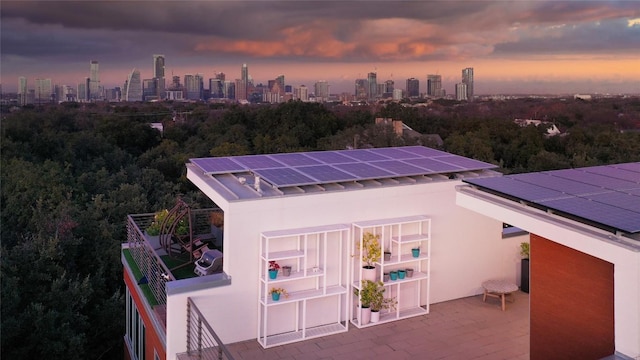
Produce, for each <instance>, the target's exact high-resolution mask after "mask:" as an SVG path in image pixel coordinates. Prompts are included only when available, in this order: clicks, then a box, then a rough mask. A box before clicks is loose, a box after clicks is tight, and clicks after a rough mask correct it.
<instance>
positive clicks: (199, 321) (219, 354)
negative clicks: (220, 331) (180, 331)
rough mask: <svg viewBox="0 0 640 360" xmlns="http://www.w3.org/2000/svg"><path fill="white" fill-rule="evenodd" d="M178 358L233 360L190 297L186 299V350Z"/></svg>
mask: <svg viewBox="0 0 640 360" xmlns="http://www.w3.org/2000/svg"><path fill="white" fill-rule="evenodd" d="M178 359H181V360H182V359H203V360H224V359H228V360H233V356H232V355H231V353H229V351H228V350H227V348H226V346H225V345H224V344H223V343H222V341H220V338H219V337H218V335H217V334H216V332H215V331H213V328H212V327H211V325H209V323H208V322H207V320H206V319H205V318H204V317H203V316H202V313H201V312H200V310H199V309H198V307H197V306H196V304H195V303H194V302H193V300H191V298H189V299H188V300H187V352H186V353H183V354H179V355H178Z"/></svg>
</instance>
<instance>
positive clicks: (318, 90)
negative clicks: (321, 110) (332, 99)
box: [314, 80, 329, 102]
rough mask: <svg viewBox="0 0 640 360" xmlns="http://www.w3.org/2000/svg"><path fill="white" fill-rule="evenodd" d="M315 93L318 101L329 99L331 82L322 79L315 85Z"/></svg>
mask: <svg viewBox="0 0 640 360" xmlns="http://www.w3.org/2000/svg"><path fill="white" fill-rule="evenodd" d="M314 93H315V95H316V101H317V102H327V101H329V83H328V82H326V81H325V80H320V81H318V82H316V83H315V85H314Z"/></svg>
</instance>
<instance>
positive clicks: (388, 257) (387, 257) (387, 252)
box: [384, 248, 391, 261]
mask: <svg viewBox="0 0 640 360" xmlns="http://www.w3.org/2000/svg"><path fill="white" fill-rule="evenodd" d="M389 260H391V250H390V249H389V248H386V249H384V261H389Z"/></svg>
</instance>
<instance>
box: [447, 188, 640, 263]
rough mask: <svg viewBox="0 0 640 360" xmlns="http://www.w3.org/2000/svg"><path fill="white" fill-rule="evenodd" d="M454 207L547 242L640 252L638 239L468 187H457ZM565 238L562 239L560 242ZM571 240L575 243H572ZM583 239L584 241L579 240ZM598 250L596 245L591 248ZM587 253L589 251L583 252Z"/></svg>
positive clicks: (597, 253)
mask: <svg viewBox="0 0 640 360" xmlns="http://www.w3.org/2000/svg"><path fill="white" fill-rule="evenodd" d="M456 190H457V191H456V204H457V205H459V206H462V207H464V208H466V209H469V210H472V211H475V212H477V213H481V214H484V215H485V216H488V217H491V218H494V219H497V220H500V221H502V222H505V223H508V224H510V225H513V226H515V227H518V228H521V229H523V230H525V231H528V232H530V233H534V234H537V235H540V236H543V237H545V238H549V239H554V240H555V239H559V240H558V242H561V243H562V242H563V241H565V240H566V242H567V243H566V244H564V245H566V246H569V247H572V248H580V249H581V251H584V247H583V246H580V245H581V244H573V243H572V242H573V241H584V239H586V238H588V239H595V240H598V241H600V242H601V243H602V244H610V245H615V246H619V247H622V248H625V249H627V250H632V251H634V252H640V239H635V238H634V237H632V236H635V235H632V234H623V233H620V232H617V233H614V232H611V231H606V230H603V229H600V228H598V227H594V226H591V225H589V224H585V223H582V222H579V221H575V220H572V219H569V218H566V217H563V216H560V215H558V214H555V213H553V212H547V211H544V210H543V209H539V208H536V207H532V206H529V205H528V204H527V203H524V202H517V201H514V200H512V199H508V198H505V197H501V196H498V195H496V194H492V193H489V192H486V191H483V190H481V189H478V188H476V187H474V186H471V185H460V186H458V187H457V188H456ZM563 239H564V240H563ZM572 239H574V240H572ZM579 239H583V240H579ZM597 248H599V246H595V247H594V249H597ZM584 252H587V253H588V252H590V251H588V250H587V251H584ZM590 255H593V256H596V257H601V255H602V252H600V251H598V250H594V253H593V254H590Z"/></svg>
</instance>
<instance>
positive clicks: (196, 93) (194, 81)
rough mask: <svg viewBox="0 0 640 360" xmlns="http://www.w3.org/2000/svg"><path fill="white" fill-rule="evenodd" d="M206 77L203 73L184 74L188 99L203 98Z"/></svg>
mask: <svg viewBox="0 0 640 360" xmlns="http://www.w3.org/2000/svg"><path fill="white" fill-rule="evenodd" d="M203 83H204V79H203V76H202V74H196V75H191V74H187V75H185V76H184V89H185V92H186V94H185V95H186V96H185V98H186V99H188V100H201V99H202V97H203V89H204V84H203Z"/></svg>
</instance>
